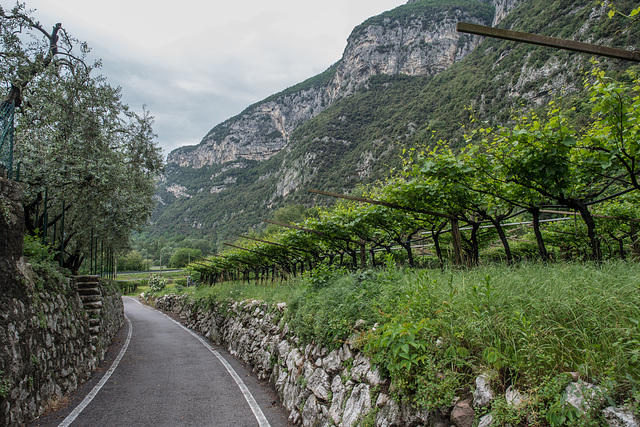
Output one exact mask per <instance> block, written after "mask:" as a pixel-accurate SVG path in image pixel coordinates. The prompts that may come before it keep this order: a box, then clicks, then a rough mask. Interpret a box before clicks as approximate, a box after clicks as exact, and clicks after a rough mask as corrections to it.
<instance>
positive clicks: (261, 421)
mask: <svg viewBox="0 0 640 427" xmlns="http://www.w3.org/2000/svg"><path fill="white" fill-rule="evenodd" d="M132 299H133V300H134V301H135V302H137V303H138V304H140V305H141V306H143V307H148V306H145V305H144V304H142V303H141V302H140V301H138V300H137V299H135V298H132ZM148 308H151V307H148ZM155 311H156V312H158V313H160V314H162V315H163V316H164V317H166V318H167V319H169V320H171V321H172V322H173V323H175V324H176V325H178V326H180V327H181V328H182V329H184V330H185V331H187V332H188V333H190V334H191V335H192V336H193V337H195V338H196V339H197V340H198V341H200V343H201V344H202V345H204V346H205V347H206V348H207V349H209V351H210V352H211V353H213V355H214V356H216V357H217V358H218V360H219V361H220V363H222V365H224V367H225V368H226V369H227V372H229V375H231V378H233V380H234V381H235V382H236V385H237V386H238V388H239V389H240V391H241V392H242V395H243V396H244V399H245V400H246V401H247V403H248V404H249V407H250V408H251V411H252V412H253V415H254V416H255V417H256V420H257V421H258V425H259V426H260V427H271V424H269V421H268V420H267V417H266V416H265V415H264V413H263V412H262V409H260V405H258V402H256V399H255V398H254V397H253V395H252V394H251V391H249V388H248V387H247V386H246V384H245V383H244V381H242V378H240V375H238V373H237V372H236V371H235V370H234V369H233V367H232V366H231V365H230V364H229V362H227V360H226V359H225V358H224V357H222V355H221V354H220V353H218V351H217V350H216V349H214V348H213V347H211V345H210V344H209V343H208V342H206V341H205V340H204V338H202V337H201V336H200V335H198V334H197V333H196V332H194V331H192V330H191V329H189V328H187V327H186V326H184V325H183V324H182V323H180V322H176V321H175V320H174V319H172V318H171V317H169V316H167V315H166V314H164V313H163V312H161V311H160V310H155Z"/></svg>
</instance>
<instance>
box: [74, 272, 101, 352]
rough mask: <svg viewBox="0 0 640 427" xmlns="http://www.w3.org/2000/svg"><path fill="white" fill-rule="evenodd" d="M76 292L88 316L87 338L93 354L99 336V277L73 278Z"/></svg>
mask: <svg viewBox="0 0 640 427" xmlns="http://www.w3.org/2000/svg"><path fill="white" fill-rule="evenodd" d="M73 280H74V282H75V287H76V291H77V293H78V296H79V297H80V301H82V306H83V307H84V309H85V311H86V312H87V315H88V316H89V336H90V337H91V349H92V350H93V352H94V353H95V351H96V343H97V342H98V339H99V338H98V337H99V335H100V315H101V314H102V292H101V291H100V277H99V276H75V277H74V278H73Z"/></svg>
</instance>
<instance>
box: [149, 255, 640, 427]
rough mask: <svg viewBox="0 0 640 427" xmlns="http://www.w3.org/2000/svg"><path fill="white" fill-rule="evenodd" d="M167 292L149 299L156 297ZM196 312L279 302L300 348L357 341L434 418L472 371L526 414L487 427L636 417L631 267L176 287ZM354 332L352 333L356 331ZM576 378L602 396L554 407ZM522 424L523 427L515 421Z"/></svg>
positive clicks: (635, 292)
mask: <svg viewBox="0 0 640 427" xmlns="http://www.w3.org/2000/svg"><path fill="white" fill-rule="evenodd" d="M165 293H167V292H165V290H163V291H162V292H159V293H157V294H154V293H152V294H150V295H151V296H159V295H161V294H165ZM180 293H183V294H187V295H190V297H191V298H193V299H195V300H196V301H197V302H198V304H202V305H210V304H213V303H221V304H229V303H231V302H233V301H239V300H243V299H259V300H264V301H267V302H269V303H272V304H275V303H277V302H286V303H287V306H288V310H287V314H286V315H285V316H286V317H285V320H286V321H287V322H288V323H289V325H290V327H291V328H292V329H293V330H294V331H295V333H296V334H297V336H299V337H300V338H301V339H302V341H303V343H308V342H316V343H320V344H322V345H324V346H327V347H328V348H336V347H339V346H341V345H342V344H343V343H344V342H345V341H346V340H350V341H351V342H353V343H355V344H356V345H357V346H358V347H360V348H361V350H362V351H364V352H365V354H367V355H368V356H370V357H371V358H372V360H373V361H374V362H375V363H376V364H377V365H378V367H379V369H380V370H381V372H382V373H384V374H386V375H387V376H388V377H389V378H391V383H392V390H395V393H396V395H397V397H399V398H402V399H408V400H410V401H412V402H413V403H414V404H417V405H419V406H422V407H425V408H429V409H436V408H438V407H441V406H446V405H448V404H450V402H451V401H452V400H453V398H454V397H456V396H464V395H466V394H467V393H469V392H470V391H471V390H470V388H469V387H470V385H471V384H473V380H474V379H475V378H476V377H477V376H478V375H480V374H484V375H486V376H488V377H489V378H490V380H491V384H492V387H493V388H494V390H495V391H496V392H502V393H501V395H502V396H504V391H505V390H506V389H507V388H509V387H513V388H514V389H517V390H519V391H520V392H521V393H523V396H524V397H525V399H524V403H523V404H524V405H526V407H524V408H522V407H521V408H519V409H518V410H515V409H513V408H512V407H509V406H508V405H507V404H506V402H505V401H504V398H503V397H498V398H497V399H496V401H494V403H493V404H492V405H493V406H492V413H493V416H494V420H495V422H497V425H505V424H508V423H511V424H512V425H517V424H518V423H525V421H526V422H527V423H528V424H526V425H581V423H582V425H602V424H599V423H600V422H603V420H602V419H600V418H599V417H600V415H599V412H598V411H597V410H596V409H598V407H599V406H601V405H605V406H608V405H609V404H611V403H614V402H615V403H617V404H630V405H632V406H634V408H635V410H636V412H640V387H639V386H640V382H639V381H640V360H639V358H640V330H639V329H638V323H639V321H640V265H638V264H637V263H635V262H625V261H609V262H605V263H603V264H599V265H596V264H592V263H557V264H553V265H548V264H544V263H521V264H518V265H514V266H504V265H502V266H500V265H489V266H480V267H476V268H473V269H468V270H467V269H465V270H458V269H449V268H445V269H403V268H400V267H397V266H396V265H394V263H393V262H392V261H391V258H388V259H387V263H386V265H384V266H382V267H379V268H377V269H371V270H366V271H358V272H349V271H346V270H345V269H342V268H339V267H330V266H322V267H319V268H317V269H315V270H313V271H311V272H308V273H306V274H305V275H303V276H301V277H298V278H292V279H290V280H286V281H283V282H281V283H273V284H268V285H265V284H259V283H257V282H255V281H250V282H249V283H247V282H224V283H221V284H218V285H216V286H213V287H208V286H199V287H197V288H195V287H192V288H188V289H187V288H184V289H181V290H180ZM356 324H358V328H357V329H356V328H355V325H356ZM572 378H573V379H575V378H580V379H582V380H584V381H586V382H589V383H593V384H596V385H597V386H598V387H600V392H599V395H598V399H600V400H598V402H600V403H601V405H598V404H596V405H594V406H593V411H592V412H589V413H586V414H579V413H578V412H577V411H576V410H575V408H573V407H572V406H570V405H568V404H566V403H565V402H563V401H562V400H561V396H562V391H563V390H564V387H565V386H566V384H567V383H568V382H569V381H571V380H572ZM522 425H525V424H522Z"/></svg>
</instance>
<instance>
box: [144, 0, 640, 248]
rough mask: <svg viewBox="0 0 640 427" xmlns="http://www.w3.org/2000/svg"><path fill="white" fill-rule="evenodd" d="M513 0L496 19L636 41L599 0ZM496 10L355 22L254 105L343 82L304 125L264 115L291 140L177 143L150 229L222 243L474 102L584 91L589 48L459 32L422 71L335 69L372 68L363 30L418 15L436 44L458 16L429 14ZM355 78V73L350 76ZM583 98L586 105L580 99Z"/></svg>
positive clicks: (423, 7)
mask: <svg viewBox="0 0 640 427" xmlns="http://www.w3.org/2000/svg"><path fill="white" fill-rule="evenodd" d="M626 3H629V4H626ZM510 4H511V6H515V7H514V8H513V10H511V11H510V13H508V14H507V15H506V17H504V19H502V20H501V21H500V23H499V24H498V25H497V26H499V27H503V28H509V29H513V30H518V31H526V32H532V33H536V34H543V35H552V36H558V37H563V38H567V39H572V40H579V41H585V42H590V43H599V44H603V45H607V46H617V47H624V48H628V49H635V48H636V47H637V40H638V37H637V36H638V30H637V28H636V27H631V28H630V29H625V30H624V31H621V29H623V28H624V26H625V25H626V24H627V22H626V21H624V20H623V19H622V18H616V19H609V17H608V16H607V11H608V9H607V8H606V6H602V5H601V4H599V2H597V1H585V0H577V1H570V0H556V1H544V0H525V1H522V2H519V3H517V2H511V3H510ZM618 7H619V8H620V9H624V8H625V7H626V8H627V9H629V8H630V7H631V3H630V2H619V4H618ZM496 10H497V8H496V7H495V6H494V5H493V4H489V3H485V2H478V1H459V2H456V1H417V2H411V3H409V4H407V5H405V6H401V7H399V8H397V9H395V10H393V11H390V12H387V13H385V14H382V15H380V16H378V17H374V18H371V19H370V20H368V21H366V22H365V23H363V24H362V25H361V26H359V27H357V28H356V29H354V32H353V34H352V35H351V37H350V38H349V45H348V46H347V49H346V50H345V56H344V57H343V60H342V61H341V62H339V63H338V64H335V65H334V66H332V67H331V68H329V69H328V70H327V72H325V73H324V74H322V75H320V76H317V77H315V78H312V79H310V80H308V81H307V82H304V83H302V84H300V85H298V86H295V87H293V88H289V89H288V90H286V91H284V92H282V93H281V94H277V95H274V96H272V97H270V98H269V99H267V100H265V101H263V102H262V103H259V104H256V105H254V106H251V107H249V108H248V109H247V110H246V111H245V112H243V114H245V115H246V114H249V113H250V112H251V111H253V110H255V109H256V108H262V109H263V110H264V109H265V108H266V107H265V106H270V108H271V109H272V110H273V109H274V108H276V107H277V108H284V107H282V105H280V106H278V104H277V101H278V100H282V99H285V98H286V99H288V100H289V101H288V102H294V101H295V100H296V99H297V100H298V101H299V102H300V103H301V104H300V108H307V107H308V104H305V102H307V101H306V100H308V99H310V97H311V94H310V93H311V92H313V91H317V90H320V89H321V88H324V89H323V90H327V88H333V89H332V90H334V91H335V90H337V91H338V92H339V93H340V94H341V95H340V96H334V98H333V99H328V98H327V97H326V96H325V95H323V97H324V98H322V99H323V101H322V102H321V103H316V104H313V105H314V108H315V109H314V110H313V111H315V113H313V114H309V115H308V116H306V117H307V118H306V119H304V118H301V117H299V118H298V121H297V122H296V123H295V126H293V125H292V126H291V127H289V128H287V124H288V122H287V121H286V119H287V117H288V116H287V115H286V114H284V113H283V114H282V115H281V116H278V117H281V118H282V121H280V122H278V120H276V119H275V118H274V116H273V115H272V116H270V117H271V118H270V119H269V120H267V119H265V123H267V124H268V126H265V127H264V128H263V129H262V130H261V129H260V128H259V126H258V127H257V128H255V129H253V131H254V134H255V135H262V136H264V137H266V136H267V135H272V136H273V137H276V139H277V138H280V139H281V140H282V141H281V142H282V144H281V147H280V148H278V149H275V148H274V147H275V146H274V145H271V146H270V147H271V148H269V149H265V150H266V151H269V150H271V151H269V154H268V155H266V156H264V158H260V156H257V155H255V156H252V155H245V156H242V155H240V156H238V157H237V158H235V159H232V160H231V161H221V163H210V164H207V163H206V162H204V161H200V163H199V164H198V165H195V167H194V165H189V162H188V154H189V153H193V152H199V153H201V154H202V153H204V151H203V150H204V148H203V147H204V146H205V145H206V144H205V143H209V144H211V140H210V139H207V138H205V140H203V143H202V144H201V145H199V146H197V147H188V148H185V149H179V150H178V151H179V152H177V153H172V155H171V156H170V157H169V161H170V163H169V164H168V166H167V169H166V173H165V176H164V179H163V181H162V182H161V183H160V185H159V186H158V192H157V198H158V201H159V203H158V207H157V209H156V211H155V213H154V216H153V224H152V226H151V227H150V228H149V229H148V231H147V232H146V233H145V234H144V235H143V236H142V238H143V239H148V238H154V237H158V236H161V235H162V236H165V237H171V236H175V235H185V236H191V237H194V238H206V239H208V240H210V241H211V242H215V243H214V245H219V244H221V242H222V241H225V240H226V239H229V238H234V237H236V236H237V235H238V234H241V233H243V232H246V231H247V230H248V229H249V228H261V227H263V226H264V224H263V223H262V220H263V219H266V218H270V217H271V216H272V215H273V211H274V210H275V209H277V208H279V207H282V206H285V205H291V204H304V205H307V206H311V205H313V204H314V203H315V202H316V201H315V200H314V196H313V195H312V194H310V193H308V189H309V188H318V189H322V190H330V191H331V190H333V191H338V192H349V191H351V190H352V189H354V188H356V187H357V186H359V185H371V184H374V183H375V182H376V181H378V180H383V179H385V178H387V177H389V176H391V175H392V174H393V173H394V172H393V171H394V169H395V168H398V167H400V166H401V164H402V152H403V150H405V149H408V148H411V147H415V146H424V145H429V144H431V143H433V142H434V141H435V140H437V139H444V140H447V141H449V143H450V144H451V145H452V146H454V147H455V146H458V145H459V144H460V143H461V141H462V136H463V134H464V132H465V130H466V129H468V126H469V125H470V120H469V117H470V115H471V113H472V112H473V114H474V115H475V116H476V118H479V119H482V120H488V121H492V122H498V123H502V124H506V123H508V121H509V119H510V117H512V116H513V115H516V116H517V115H519V114H520V113H521V111H523V110H526V109H530V108H536V107H539V106H542V105H544V104H546V103H547V102H548V101H549V100H551V99H552V98H559V99H561V100H563V102H566V103H570V102H573V101H572V99H578V98H577V94H578V92H579V91H580V89H581V87H582V73H583V72H584V70H585V69H587V68H589V67H590V60H591V58H590V57H589V56H587V55H583V54H576V53H569V52H564V51H556V50H553V49H550V48H542V47H534V46H529V45H523V44H518V43H515V42H508V41H501V40H495V39H481V38H479V37H475V36H474V37H472V36H468V35H462V36H461V35H460V34H457V35H456V37H458V38H457V39H455V41H454V42H452V43H450V44H446V45H442V46H446V49H445V50H446V55H449V57H452V56H453V59H452V60H451V62H450V63H447V66H446V68H442V67H441V68H438V66H436V65H434V64H439V63H440V62H438V61H435V62H432V63H430V64H432V65H431V66H430V68H427V67H425V68H424V70H418V71H416V72H414V73H411V72H410V71H406V70H407V68H406V67H405V68H402V67H399V68H397V69H395V71H389V70H381V69H373V68H375V67H373V68H371V67H370V69H367V70H368V71H367V73H368V74H367V75H366V78H363V79H362V80H361V81H360V82H359V84H358V85H349V84H348V83H345V82H347V80H346V79H342V80H341V82H342V85H341V86H339V87H337V89H336V87H335V82H336V78H337V77H336V76H345V75H346V74H348V73H346V72H345V62H346V61H347V59H348V61H351V63H352V65H353V64H357V66H358V67H359V68H358V69H360V70H362V69H364V68H366V64H367V61H369V63H375V61H377V60H376V59H375V58H373V56H371V55H370V53H371V51H369V53H368V54H367V55H369V56H367V57H363V56H360V57H350V56H349V53H350V52H353V46H354V45H356V44H358V43H359V42H358V40H360V41H361V40H362V39H361V38H362V37H363V35H367V34H368V35H367V37H370V36H371V34H379V33H380V32H381V31H383V30H381V28H385V30H384V31H386V33H385V34H387V33H388V32H389V31H391V30H392V29H393V31H395V32H396V33H398V32H400V33H402V31H403V26H404V27H405V28H404V30H407V32H408V29H409V28H410V29H411V30H412V31H414V30H415V28H416V24H415V21H416V20H418V21H420V22H421V23H422V27H421V28H423V30H424V33H423V34H422V35H420V36H419V37H418V36H414V40H421V42H420V43H418V42H415V43H414V44H412V45H411V49H412V51H413V52H416V51H420V49H423V50H424V52H427V54H425V56H429V55H431V53H433V49H435V48H433V46H430V44H429V42H428V40H430V39H431V40H435V42H434V43H438V42H440V41H442V40H444V39H447V37H449V38H451V37H453V36H452V34H451V32H450V28H451V25H449V26H446V25H445V26H442V27H438V28H439V29H438V30H437V31H436V33H438V32H439V34H440V35H441V36H442V37H441V38H434V36H433V34H434V33H433V31H434V29H433V28H432V27H430V25H431V24H430V25H427V24H425V23H426V22H430V23H431V22H432V21H431V20H429V19H428V18H432V17H434V16H437V17H438V18H439V19H441V20H443V22H444V21H446V22H449V21H452V22H453V25H454V26H455V22H457V21H456V20H461V21H465V20H466V21H474V22H477V23H483V24H484V25H491V24H492V22H493V21H494V20H495V16H496ZM501 10H502V11H503V12H504V9H501ZM374 30H375V31H374ZM443 34H444V35H443ZM382 39H383V38H382V37H378V38H377V39H376V38H374V40H378V41H380V40H382ZM385 40H387V41H386V42H385V43H384V44H381V45H379V46H378V47H377V48H376V49H375V50H376V51H377V52H378V53H380V52H382V53H384V51H389V50H390V49H396V50H397V51H398V52H400V51H402V46H403V45H402V43H401V42H398V45H395V46H394V45H393V43H391V42H390V41H389V39H385ZM425 40H427V41H425ZM420 46H421V47H420ZM442 46H440V47H438V49H440V48H441V47H442ZM471 47H473V49H471ZM429 49H432V50H429ZM438 49H435V50H438ZM447 49H448V50H447ZM465 49H466V50H468V52H467V51H466V50H465ZM440 50H442V49H440ZM394 55H395V56H393V57H394V58H396V57H398V56H397V55H396V54H394ZM446 55H445V56H446ZM456 55H457V56H456ZM599 61H601V63H603V64H604V67H605V68H607V69H609V70H610V71H612V72H618V71H621V70H623V69H625V68H627V67H628V66H629V63H627V62H624V61H618V60H609V59H599ZM407 62H410V61H408V59H406V58H405V59H399V60H398V62H397V63H398V64H400V65H402V64H405V65H406V64H407ZM402 70H405V71H402ZM353 78H355V77H354V75H353V74H352V75H351V76H350V79H353ZM332 85H334V86H332ZM340 91H342V92H340ZM316 95H317V94H316ZM316 95H314V96H316ZM287 97H288V98H287ZM314 99H316V100H317V97H316V98H314ZM292 100H293V101H292ZM270 103H271V104H270ZM283 105H284V104H283ZM576 107H578V109H579V108H580V103H579V102H576ZM272 110H270V111H272ZM279 111H283V110H279ZM318 111H320V112H318ZM243 114H241V116H242V115H243ZM238 120H239V119H238ZM238 120H234V119H230V120H229V121H228V122H225V123H223V124H221V125H220V126H219V127H216V128H214V130H212V132H210V135H211V134H215V133H221V134H222V133H225V132H226V135H230V134H233V132H236V131H238V126H239V125H238V123H239V122H238ZM277 123H281V124H283V127H282V128H281V129H280V130H278V129H275V128H274V126H275V125H277ZM254 124H255V123H254ZM274 124H275V125H274ZM234 126H235V127H234ZM465 126H466V127H465ZM276 127H277V126H276ZM234 129H235V130H234ZM261 132H262V133H261ZM274 132H276V133H277V134H275V135H274ZM278 132H279V133H278ZM210 135H208V136H210ZM267 139H268V138H267ZM276 145H277V144H276ZM212 147H213V146H212ZM223 147H224V144H222V145H218V146H217V148H216V149H221V148H223ZM261 149H262V148H260V147H253V148H251V150H253V151H251V150H249V151H251V152H253V153H257V152H260V150H261ZM198 150H200V151H198ZM202 155H203V156H204V154H202ZM214 157H215V156H214ZM200 159H201V160H202V159H203V157H200ZM172 160H173V162H172ZM317 202H321V203H327V202H328V201H327V200H326V199H318V200H317Z"/></svg>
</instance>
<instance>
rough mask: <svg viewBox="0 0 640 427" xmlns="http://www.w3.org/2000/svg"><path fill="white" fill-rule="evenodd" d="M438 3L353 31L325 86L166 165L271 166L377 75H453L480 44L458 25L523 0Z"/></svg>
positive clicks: (212, 136) (249, 117) (289, 97)
mask: <svg viewBox="0 0 640 427" xmlns="http://www.w3.org/2000/svg"><path fill="white" fill-rule="evenodd" d="M411 3H414V4H413V5H411ZM432 3H434V2H424V1H422V2H409V4H407V5H406V6H403V7H401V8H398V9H396V10H394V11H391V12H387V13H385V14H382V15H380V16H377V17H374V18H371V19H370V20H368V21H366V22H365V23H363V24H362V25H360V26H358V27H357V28H356V29H355V30H354V31H353V33H352V34H351V36H350V37H349V40H348V44H347V47H346V49H345V51H344V54H343V57H342V59H341V61H340V62H339V63H338V64H336V66H334V67H332V68H330V69H329V70H328V71H327V72H326V73H325V76H324V79H321V80H322V81H321V83H320V84H318V83H317V81H316V80H317V79H310V80H309V81H308V85H305V83H302V84H301V85H299V86H302V88H300V89H298V90H295V89H294V90H287V91H284V92H282V93H280V94H278V95H275V96H273V97H271V98H269V99H267V100H265V101H263V102H260V103H257V104H255V105H253V106H251V107H249V108H247V109H246V110H245V111H244V112H242V113H241V114H240V115H238V116H236V117H234V118H231V119H229V120H227V121H225V122H224V123H221V124H220V125H218V126H216V127H215V128H213V129H212V130H211V131H210V132H209V133H208V134H207V135H206V136H205V137H204V138H203V140H202V142H201V143H200V144H199V145H197V146H189V147H181V148H178V149H176V150H174V151H173V152H172V153H170V154H169V157H168V160H167V161H168V162H174V163H177V164H178V165H179V166H188V167H194V168H201V167H203V166H206V165H211V164H221V163H225V162H229V161H234V160H237V159H239V158H244V159H248V160H258V161H262V160H266V159H268V158H270V157H271V156H273V155H274V154H276V153H278V152H279V151H280V150H282V148H284V147H285V146H287V144H288V143H289V137H290V135H291V133H292V132H293V131H294V130H295V129H297V128H298V127H299V126H300V125H302V124H304V123H305V122H307V121H308V120H310V119H311V118H313V117H315V116H317V115H318V114H320V113H321V112H322V111H324V110H325V109H326V108H328V107H329V106H331V105H332V104H333V103H335V102H336V101H337V100H339V99H342V98H344V97H346V96H349V95H351V94H353V93H354V92H355V91H356V90H357V89H359V88H360V87H362V86H363V85H364V84H365V83H366V82H367V80H369V79H370V78H371V77H372V76H375V75H380V74H384V75H392V76H393V75H398V74H404V75H409V76H424V75H435V74H438V73H440V72H442V71H444V70H446V69H447V68H448V67H450V66H451V65H452V64H453V63H454V62H456V61H459V60H460V59H462V58H464V57H465V56H466V55H467V54H468V53H470V52H471V51H472V50H473V49H474V48H475V47H476V46H477V44H478V43H479V41H480V38H479V37H475V36H469V35H462V34H460V33H458V32H457V31H456V24H457V22H458V21H465V22H472V23H478V24H483V25H490V24H492V23H496V22H497V21H498V20H499V19H501V18H502V17H504V16H505V15H506V13H507V11H508V10H510V8H512V7H513V6H514V5H515V4H517V3H518V0H494V3H495V4H485V3H483V2H480V1H472V2H460V4H461V5H460V6H456V5H447V6H442V5H435V4H432ZM305 86H306V87H305Z"/></svg>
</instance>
